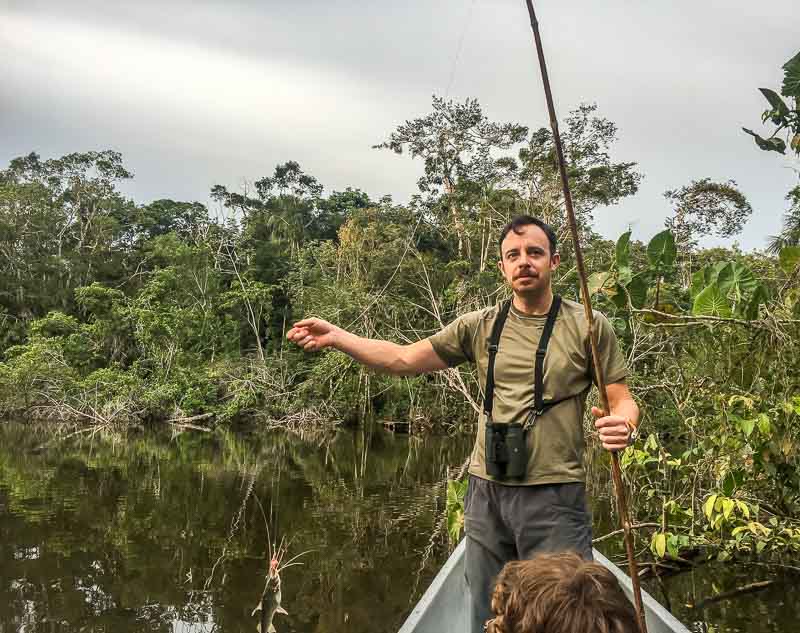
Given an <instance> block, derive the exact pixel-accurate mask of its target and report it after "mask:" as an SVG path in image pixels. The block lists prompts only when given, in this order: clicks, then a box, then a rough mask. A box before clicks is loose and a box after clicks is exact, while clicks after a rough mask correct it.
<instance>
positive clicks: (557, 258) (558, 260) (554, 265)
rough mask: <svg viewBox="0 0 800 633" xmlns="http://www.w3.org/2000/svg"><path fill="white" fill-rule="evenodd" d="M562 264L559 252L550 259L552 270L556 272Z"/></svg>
mask: <svg viewBox="0 0 800 633" xmlns="http://www.w3.org/2000/svg"><path fill="white" fill-rule="evenodd" d="M560 263H561V255H559V254H558V251H556V252H555V254H554V255H553V256H552V257H551V258H550V270H555V269H556V268H558V265H559V264H560Z"/></svg>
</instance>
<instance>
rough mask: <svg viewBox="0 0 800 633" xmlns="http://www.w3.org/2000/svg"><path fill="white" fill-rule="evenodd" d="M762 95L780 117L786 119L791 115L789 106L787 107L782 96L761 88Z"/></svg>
mask: <svg viewBox="0 0 800 633" xmlns="http://www.w3.org/2000/svg"><path fill="white" fill-rule="evenodd" d="M759 90H760V91H761V94H762V95H764V97H765V98H766V100H767V101H769V104H770V105H771V106H772V109H773V110H775V112H777V113H778V115H779V116H782V117H785V116H786V115H788V114H789V106H787V105H786V104H785V103H784V101H783V99H781V97H780V95H779V94H778V93H777V92H775V91H774V90H770V89H769V88H759Z"/></svg>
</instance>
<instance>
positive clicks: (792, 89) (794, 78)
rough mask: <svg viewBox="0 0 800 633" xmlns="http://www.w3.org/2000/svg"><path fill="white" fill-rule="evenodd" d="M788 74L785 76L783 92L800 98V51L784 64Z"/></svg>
mask: <svg viewBox="0 0 800 633" xmlns="http://www.w3.org/2000/svg"><path fill="white" fill-rule="evenodd" d="M783 70H784V71H785V72H786V74H785V75H784V77H783V86H782V87H781V92H782V93H783V95H784V96H786V97H797V98H800V53H797V55H795V56H794V57H792V58H791V59H790V60H789V61H788V62H786V63H785V64H784V65H783Z"/></svg>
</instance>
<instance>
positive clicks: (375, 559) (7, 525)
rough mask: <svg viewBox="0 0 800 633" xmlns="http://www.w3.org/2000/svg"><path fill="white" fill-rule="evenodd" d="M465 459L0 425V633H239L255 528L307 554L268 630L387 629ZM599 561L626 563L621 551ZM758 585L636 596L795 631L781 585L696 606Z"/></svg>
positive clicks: (766, 629) (420, 448)
mask: <svg viewBox="0 0 800 633" xmlns="http://www.w3.org/2000/svg"><path fill="white" fill-rule="evenodd" d="M470 445H471V438H470V437H455V438H453V437H435V436H426V437H425V438H424V439H423V438H415V437H412V438H409V437H407V436H402V435H392V434H390V433H386V432H383V431H382V430H380V429H362V430H358V431H352V432H344V431H343V432H338V433H335V434H325V433H322V434H320V433H316V434H312V435H310V436H306V437H302V436H299V435H296V434H289V433H281V432H274V433H263V432H259V433H254V432H249V433H248V432H238V433H233V432H219V433H215V434H205V433H198V432H190V433H184V434H181V435H178V436H175V437H173V436H172V435H171V434H170V433H163V434H157V433H147V434H139V435H128V436H126V437H124V438H123V437H109V436H104V437H100V436H94V437H92V436H90V435H88V434H85V433H84V434H78V435H74V436H72V437H69V438H66V439H63V440H59V441H52V438H51V437H50V436H49V435H48V434H47V433H44V432H41V431H40V430H38V429H37V428H36V427H32V426H26V425H20V424H5V425H3V424H0V633H6V632H11V631H15V632H16V631H25V632H33V631H36V632H39V631H41V632H48V633H52V632H55V631H59V632H62V631H63V632H71V631H98V632H99V631H109V632H111V631H114V632H117V631H123V632H124V631H145V630H146V631H185V632H187V633H189V632H192V633H194V632H198V631H209V632H210V631H232V632H239V631H242V632H244V631H255V619H253V618H251V617H250V611H251V610H252V608H253V607H254V606H255V604H256V602H257V600H258V598H259V596H260V594H261V590H262V588H263V578H264V573H265V560H264V555H265V548H266V527H265V518H266V521H267V522H268V524H269V527H270V530H271V532H272V534H273V535H277V537H278V538H279V537H280V536H286V537H287V538H291V539H292V544H291V552H292V553H299V552H302V551H305V550H312V551H311V552H310V553H309V554H308V555H306V556H305V557H304V558H303V561H304V563H305V564H304V565H303V566H301V567H292V568H290V569H288V570H286V572H285V574H284V577H283V594H284V599H283V604H284V607H285V608H286V609H287V611H288V612H289V614H290V615H289V616H288V617H282V616H278V618H279V619H278V620H277V622H276V626H277V628H278V631H280V632H281V633H284V632H301V631H302V632H315V633H328V632H331V633H332V632H337V633H338V632H342V631H352V632H362V631H363V632H367V631H369V632H370V633H373V632H378V633H380V632H387V633H388V632H390V631H396V630H397V628H398V627H399V624H400V623H401V622H402V620H403V618H404V617H405V615H406V614H407V613H408V611H409V609H410V606H411V604H412V602H413V601H414V600H415V598H417V597H418V596H419V595H420V594H421V592H422V590H423V589H424V588H425V587H426V586H427V584H428V582H429V581H430V579H431V578H432V577H433V575H434V574H435V572H436V570H437V569H438V568H439V566H440V565H441V564H442V562H443V560H444V557H445V556H446V551H445V548H444V547H436V548H434V549H433V550H432V552H431V553H430V554H431V555H430V556H426V555H425V553H424V552H425V550H426V549H427V547H428V537H429V534H430V532H431V530H432V528H433V525H434V523H435V521H436V519H437V518H438V512H440V511H441V504H442V496H441V492H442V487H441V485H440V482H441V480H442V478H443V476H444V473H445V469H446V467H447V466H448V465H458V464H460V463H461V462H462V461H463V459H464V457H465V455H466V454H467V453H468V451H469V448H470ZM598 464H599V462H598ZM598 464H595V466H594V471H595V473H596V474H595V475H594V476H592V477H591V481H590V484H591V485H590V491H591V494H592V496H593V498H594V501H595V506H594V519H595V533H596V534H605V533H607V532H609V531H611V530H613V529H615V527H616V520H615V519H613V517H612V516H611V515H612V510H611V509H612V505H611V504H610V503H609V501H608V498H607V493H608V490H609V487H608V485H607V481H605V480H604V477H602V476H600V474H599V473H602V472H603V470H602V468H599V467H598ZM604 495H606V496H604ZM256 500H258V502H259V503H260V506H261V507H259V503H257V502H256ZM262 507H263V512H262V509H261V508H262ZM644 545H645V546H646V544H644ZM601 549H602V550H603V551H604V552H605V553H607V554H609V555H611V556H612V557H613V558H616V559H617V560H619V561H620V562H621V565H623V566H624V562H622V561H623V560H624V556H620V554H621V553H622V548H621V542H616V543H615V542H613V541H604V542H603V544H602V547H601ZM773 577H774V574H773V573H772V570H769V569H765V568H762V567H752V566H747V565H717V566H714V565H703V566H700V567H698V568H697V569H695V570H694V571H693V572H691V573H683V574H679V575H676V576H673V577H671V578H667V579H665V581H664V583H663V584H659V583H655V582H652V583H649V584H648V586H647V588H648V590H649V591H650V592H651V593H652V594H653V595H654V596H655V597H656V598H657V599H659V600H660V601H662V602H663V603H668V604H669V605H670V606H671V608H672V610H673V611H674V612H675V614H676V615H677V616H678V617H679V619H681V620H682V621H684V622H686V623H687V624H688V625H689V626H690V628H691V629H692V630H693V631H696V632H697V633H701V632H702V633H738V632H744V631H748V632H751V633H778V632H784V631H794V630H796V622H797V621H798V620H800V605H799V604H798V601H796V600H793V599H792V598H791V596H790V595H787V590H788V588H789V587H791V586H792V584H790V581H791V580H792V579H793V577H789V576H787V577H786V578H779V579H778V580H779V582H777V583H776V584H775V585H773V586H771V587H770V588H768V589H767V590H765V591H762V592H759V593H756V594H749V595H743V596H736V597H734V598H730V599H726V600H722V601H719V602H714V603H709V604H707V605H706V606H704V607H702V608H698V607H696V606H695V605H697V604H698V603H699V602H701V601H702V600H704V599H706V598H708V597H709V596H713V595H715V594H718V593H720V592H723V591H728V590H730V589H732V588H735V587H738V586H742V585H745V584H748V583H752V582H754V581H757V580H762V579H767V578H773ZM794 578H796V576H795V577H794Z"/></svg>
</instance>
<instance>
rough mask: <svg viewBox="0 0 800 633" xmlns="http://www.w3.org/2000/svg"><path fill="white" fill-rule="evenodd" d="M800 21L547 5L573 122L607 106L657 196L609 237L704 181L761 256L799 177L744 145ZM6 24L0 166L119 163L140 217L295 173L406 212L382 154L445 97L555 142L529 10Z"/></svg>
mask: <svg viewBox="0 0 800 633" xmlns="http://www.w3.org/2000/svg"><path fill="white" fill-rule="evenodd" d="M794 4H795V3H794V2H793V1H792V0H776V1H775V2H773V3H771V4H770V5H769V6H767V5H763V4H754V3H752V2H744V1H742V0H737V1H735V2H716V1H714V2H711V1H709V2H704V3H697V2H689V1H686V0H679V1H676V2H670V3H643V2H635V3H634V2H630V1H624V0H611V1H607V2H602V3H598V2H589V1H588V0H583V1H581V2H573V3H547V4H545V3H543V2H539V3H537V5H538V8H539V11H540V16H539V17H540V20H541V28H542V31H543V35H544V39H545V46H546V51H547V55H548V64H549V66H550V72H551V78H552V81H553V86H554V90H555V93H556V100H557V107H558V109H559V113H560V114H561V115H562V116H563V115H565V114H566V113H567V110H568V109H569V108H571V107H574V106H575V105H577V104H578V103H580V102H581V101H597V102H598V104H599V106H600V110H601V113H602V114H604V115H605V116H608V117H609V118H611V119H612V120H614V121H615V122H616V123H617V124H618V125H619V130H620V141H619V144H618V146H617V150H616V153H617V156H618V158H620V159H624V160H636V161H638V162H639V163H640V166H641V169H642V171H643V172H644V173H645V175H646V179H645V182H644V185H643V187H642V191H641V192H640V193H639V195H638V196H637V197H636V198H635V199H633V200H629V201H626V202H625V203H623V204H622V205H620V206H618V207H613V208H611V209H601V210H598V212H597V213H596V221H597V225H598V228H599V229H600V230H601V232H604V233H606V234H608V235H610V236H614V235H616V234H618V233H619V232H621V231H622V230H624V229H625V228H626V227H627V225H629V224H635V226H636V231H635V237H638V238H640V239H646V238H647V237H649V235H651V234H652V233H654V232H655V231H657V230H659V228H660V227H661V225H662V223H663V219H664V217H665V214H666V213H668V211H669V209H668V207H667V205H666V203H665V202H664V200H663V198H662V197H661V194H662V192H663V191H664V190H665V189H668V188H674V187H678V186H681V185H683V184H685V183H687V182H688V181H689V180H690V179H692V178H701V177H705V176H710V177H712V178H718V179H722V178H725V179H727V178H734V179H736V180H737V181H738V182H739V184H740V186H741V187H742V189H743V190H744V191H745V193H746V194H747V195H748V196H749V197H750V199H751V201H752V203H753V206H754V208H755V210H756V213H755V214H754V217H753V219H752V221H751V222H750V223H749V225H748V227H747V229H746V232H745V234H744V235H743V236H742V237H741V242H742V244H743V245H744V246H745V247H760V246H763V244H764V241H765V236H766V235H767V234H769V233H774V232H776V231H777V230H778V228H779V226H780V217H781V214H782V212H783V210H784V208H785V203H784V201H783V196H784V194H785V192H786V190H787V189H788V188H789V187H790V186H791V185H792V184H793V183H795V182H796V176H795V175H794V173H793V172H792V171H791V170H789V169H781V167H782V166H787V165H790V164H791V163H789V162H788V161H782V160H781V159H780V158H778V157H776V156H769V155H765V154H763V153H761V152H759V151H758V150H757V149H756V148H755V147H754V146H753V144H752V142H751V140H750V139H748V138H746V137H744V136H743V135H742V134H741V133H740V128H741V126H742V125H746V126H753V127H758V126H759V114H760V112H761V111H762V110H763V109H764V104H763V103H762V101H761V97H760V95H759V94H758V92H757V90H756V89H757V88H758V87H760V86H769V85H776V84H777V83H778V82H779V80H780V65H781V64H782V63H783V62H784V61H785V60H786V59H788V58H789V57H790V56H791V55H792V54H793V53H794V52H796V50H797V48H798V47H799V46H798V45H799V44H800V42H799V41H798V40H797V38H796V32H795V31H794V30H793V29H792V25H793V24H796V9H795V8H794ZM6 6H7V7H8V9H6V10H5V14H3V10H2V9H0V45H3V47H4V49H6V50H9V48H8V46H9V43H10V44H11V45H13V50H12V53H13V54H11V55H7V56H4V57H3V58H0V73H2V77H3V82H4V90H3V92H2V94H0V114H1V115H2V116H1V117H0V161H5V160H7V159H9V158H11V157H13V156H16V155H19V154H22V153H27V152H28V151H31V150H36V151H39V152H41V153H42V154H44V155H57V154H60V153H64V152H67V151H75V150H81V149H88V148H90V147H91V148H103V147H114V148H116V149H119V150H120V151H122V152H123V154H124V155H125V157H126V159H127V162H128V164H129V165H130V167H131V168H132V169H133V170H134V171H135V172H136V180H135V182H134V183H133V184H132V186H131V193H132V195H135V196H136V198H137V199H138V200H146V199H149V198H153V197H160V196H173V197H182V198H193V199H205V198H206V195H207V191H208V188H209V187H210V186H211V185H212V184H214V183H215V182H224V183H226V184H231V185H235V184H236V183H238V182H240V181H241V180H242V179H243V178H249V179H252V178H257V177H259V176H261V175H263V174H265V173H268V172H269V171H271V169H272V167H273V166H274V164H276V163H278V162H281V161H285V160H288V159H295V160H298V161H300V162H301V164H302V165H303V166H304V168H305V169H306V170H307V171H309V172H311V173H313V174H314V175H316V176H317V177H318V178H319V179H320V181H321V182H323V183H325V184H326V188H327V190H329V191H330V190H331V189H337V188H339V189H340V188H343V187H344V186H348V185H352V186H361V187H362V188H365V189H366V190H367V191H369V192H370V193H371V194H372V195H374V196H380V195H382V194H384V193H391V194H393V195H394V196H395V198H396V199H398V200H401V201H402V200H405V199H407V198H408V196H409V195H411V194H412V193H413V192H414V188H415V182H416V178H417V175H418V173H419V171H420V169H421V167H420V165H419V164H417V163H414V162H412V161H409V160H408V159H407V158H405V157H396V156H394V155H392V154H390V153H388V152H378V151H376V150H372V149H371V148H370V146H371V145H372V144H373V143H376V142H379V141H381V140H382V139H383V138H385V137H386V135H388V133H389V132H390V131H391V130H392V129H393V128H394V127H395V126H396V125H397V124H398V123H400V122H402V121H403V120H405V119H408V118H411V117H414V116H417V115H420V114H423V113H425V112H427V111H428V109H429V107H430V95H431V93H433V92H436V93H439V94H442V93H443V92H444V91H445V90H446V89H447V88H448V85H450V79H451V77H452V84H451V85H450V96H451V97H453V98H456V99H463V98H465V97H467V96H475V97H478V98H479V99H480V101H481V103H482V104H483V105H484V108H485V110H486V112H487V114H488V115H489V116H490V117H492V118H494V119H496V120H513V121H519V122H522V123H525V124H527V125H530V126H532V127H534V126H543V125H546V124H547V117H546V115H545V112H544V99H543V96H542V91H541V86H540V81H539V77H538V68H537V66H536V62H535V56H534V53H533V49H532V43H531V34H530V27H529V24H528V22H527V15H526V12H525V7H524V3H523V2H521V0H520V1H518V2H517V1H514V2H511V1H510V0H496V1H492V0H474V1H473V0H462V1H461V2H455V1H447V2H426V1H423V0H416V1H410V2H403V3H397V2H388V1H383V2H371V3H363V2H362V3H357V2H341V1H340V2H335V1H331V2H318V1H316V0H315V1H311V2H275V1H273V2H255V1H253V2H244V1H241V2H226V3H222V2H210V1H205V2H191V3H190V2H169V3H164V2H153V1H144V2H137V3H115V2H100V1H99V0H92V1H85V2H63V1H62V2H55V1H48V2H43V1H39V2H36V1H33V2H13V3H11V4H8V3H7V5H6ZM467 17H469V20H467ZM4 24H5V25H6V26H5V27H4ZM8 24H16V25H23V26H24V28H26V29H28V30H29V32H27V33H26V37H25V38H20V37H18V35H19V34H16V35H15V34H14V33H10V32H9V31H8V26H7V25H8ZM45 36H46V37H49V38H51V39H52V38H55V39H58V38H59V37H63V38H64V40H63V42H60V44H61V48H60V49H54V47H53V46H51V45H50V44H52V42H47V41H43V40H42V39H41V38H42V37H45ZM70 37H72V38H74V39H72V40H70V39H69V38H70ZM462 39H463V43H462V47H461V50H460V54H459V56H458V60H457V65H455V67H454V62H455V57H456V51H457V48H458V43H459V41H461V40H462ZM87 40H89V41H87ZM93 44H94V45H96V50H94V49H92V48H91V46H92V45H93Z"/></svg>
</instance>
